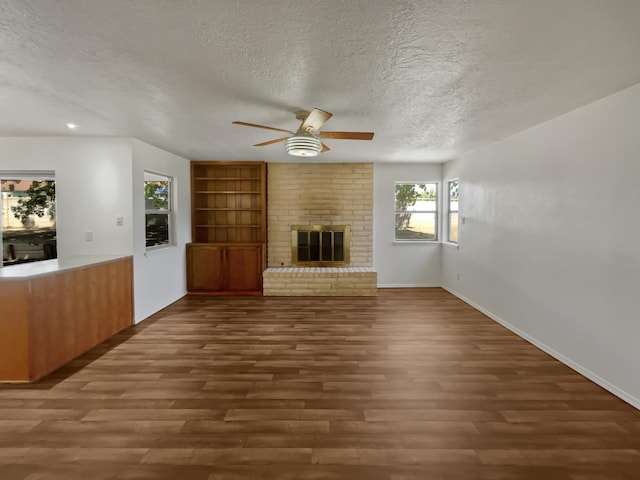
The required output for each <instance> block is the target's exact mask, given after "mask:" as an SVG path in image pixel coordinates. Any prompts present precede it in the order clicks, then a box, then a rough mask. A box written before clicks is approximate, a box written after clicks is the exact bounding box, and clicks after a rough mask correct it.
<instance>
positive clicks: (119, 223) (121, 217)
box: [116, 215, 124, 227]
mask: <svg viewBox="0 0 640 480" xmlns="http://www.w3.org/2000/svg"><path fill="white" fill-rule="evenodd" d="M123 225H124V215H116V226H117V227H122V226H123Z"/></svg>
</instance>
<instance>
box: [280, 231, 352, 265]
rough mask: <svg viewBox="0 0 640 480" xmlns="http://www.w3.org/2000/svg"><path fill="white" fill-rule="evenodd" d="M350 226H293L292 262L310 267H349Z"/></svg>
mask: <svg viewBox="0 0 640 480" xmlns="http://www.w3.org/2000/svg"><path fill="white" fill-rule="evenodd" d="M350 243H351V228H350V227H349V225H293V226H292V227H291V262H292V263H293V264H294V265H299V266H308V267H335V266H345V265H349V245H350Z"/></svg>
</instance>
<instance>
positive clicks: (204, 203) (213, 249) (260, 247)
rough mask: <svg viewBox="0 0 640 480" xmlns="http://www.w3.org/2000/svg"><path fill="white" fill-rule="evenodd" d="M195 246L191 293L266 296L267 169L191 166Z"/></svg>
mask: <svg viewBox="0 0 640 480" xmlns="http://www.w3.org/2000/svg"><path fill="white" fill-rule="evenodd" d="M191 205H192V228H193V232H192V233H193V243H192V244H190V245H188V246H187V269H188V270H187V288H188V290H189V291H190V292H194V293H212V294H216V293H218V294H219V293H242V294H246V293H254V294H260V293H262V272H263V270H264V268H265V265H266V248H265V245H266V226H267V210H266V207H267V206H266V164H265V163H264V162H213V161H193V162H191Z"/></svg>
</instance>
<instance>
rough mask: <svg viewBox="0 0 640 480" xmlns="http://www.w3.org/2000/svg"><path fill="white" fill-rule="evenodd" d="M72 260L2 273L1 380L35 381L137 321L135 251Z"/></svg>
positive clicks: (0, 282)
mask: <svg viewBox="0 0 640 480" xmlns="http://www.w3.org/2000/svg"><path fill="white" fill-rule="evenodd" d="M77 259H80V260H81V257H77V258H76V260H77ZM73 261H74V259H73V258H71V259H66V260H60V259H58V260H48V261H47V262H51V263H48V266H47V267H44V264H45V263H46V262H42V265H38V266H36V267H39V266H42V267H43V272H44V273H42V272H41V273H39V274H38V273H36V274H34V275H31V276H29V275H24V276H20V275H18V276H16V277H15V278H12V277H11V276H10V275H9V274H8V275H7V277H6V278H3V279H0V305H2V311H3V317H2V321H0V382H32V381H35V380H37V379H39V378H41V377H43V376H44V375H46V374H48V373H50V372H52V371H54V370H55V369H57V368H58V367H60V366H62V365H64V364H65V363H67V362H68V361H70V360H72V359H74V358H75V357H77V356H78V355H81V354H82V353H84V352H86V351H87V350H89V349H91V348H93V347H94V346H96V345H98V344H99V343H101V342H102V341H104V340H106V339H107V338H109V337H111V336H112V335H114V334H116V333H118V332H119V331H120V330H122V329H124V328H126V327H128V326H129V325H131V324H132V323H133V260H132V259H131V257H126V258H117V259H109V260H106V261H102V262H101V263H95V264H93V263H88V264H83V263H82V262H81V261H80V262H78V265H80V266H73V265H72V266H69V264H72V263H73ZM96 261H98V260H96ZM65 262H66V263H67V264H68V265H67V266H66V267H65V265H64V263H65ZM61 264H62V266H61ZM27 265H30V264H24V265H16V266H12V267H6V269H7V270H8V269H14V268H15V269H17V268H19V267H23V266H25V267H26V266H27Z"/></svg>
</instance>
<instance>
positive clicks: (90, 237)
mask: <svg viewBox="0 0 640 480" xmlns="http://www.w3.org/2000/svg"><path fill="white" fill-rule="evenodd" d="M84 239H85V240H86V241H87V242H93V232H84Z"/></svg>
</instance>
